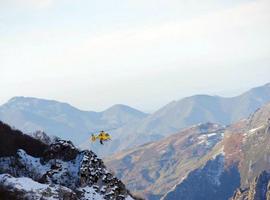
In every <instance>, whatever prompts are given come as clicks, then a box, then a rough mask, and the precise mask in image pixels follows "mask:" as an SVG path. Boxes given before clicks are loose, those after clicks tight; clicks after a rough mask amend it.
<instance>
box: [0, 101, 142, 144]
mask: <svg viewBox="0 0 270 200" xmlns="http://www.w3.org/2000/svg"><path fill="white" fill-rule="evenodd" d="M146 116H147V114H145V113H143V112H141V111H138V110H136V109H134V108H131V107H128V106H125V105H119V104H118V105H114V106H112V107H110V108H109V109H107V110H105V111H103V112H93V111H82V110H79V109H77V108H75V107H73V106H71V105H69V104H67V103H62V102H57V101H53V100H45V99H39V98H31V97H14V98H12V99H10V100H9V101H8V102H7V103H5V104H4V105H2V106H0V120H1V121H4V122H5V123H8V124H10V125H11V126H15V127H16V128H18V129H20V130H22V131H23V132H25V133H30V132H34V131H37V130H42V131H45V132H46V133H47V134H49V135H56V136H58V137H61V138H63V139H67V140H71V141H73V142H74V143H75V144H81V143H82V142H83V141H85V139H86V138H88V137H89V134H90V132H92V133H93V132H97V131H100V130H107V129H114V128H119V127H121V126H123V125H125V124H127V123H129V122H133V121H136V120H139V119H142V118H144V117H146Z"/></svg>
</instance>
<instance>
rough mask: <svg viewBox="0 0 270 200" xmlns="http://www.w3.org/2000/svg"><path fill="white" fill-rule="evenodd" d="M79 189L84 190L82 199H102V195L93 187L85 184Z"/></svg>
mask: <svg viewBox="0 0 270 200" xmlns="http://www.w3.org/2000/svg"><path fill="white" fill-rule="evenodd" d="M78 190H79V191H82V192H84V197H82V198H81V199H82V200H103V199H104V197H103V196H102V195H100V194H98V193H97V192H96V191H95V190H94V188H93V187H90V186H86V187H83V188H79V189H78Z"/></svg>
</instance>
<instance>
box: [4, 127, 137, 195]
mask: <svg viewBox="0 0 270 200" xmlns="http://www.w3.org/2000/svg"><path fill="white" fill-rule="evenodd" d="M29 138H31V137H30V136H28V135H24V134H22V133H21V132H20V131H15V130H12V129H11V128H10V127H9V126H8V125H6V124H3V123H0V139H1V145H2V147H1V151H2V152H1V157H0V199H14V200H15V199H29V200H34V199H41V197H42V199H67V200H69V199H70V200H73V199H81V200H88V199H93V200H94V199H97V200H110V199H112V200H113V199H115V200H126V199H129V200H131V199H133V198H132V197H131V196H130V195H131V194H130V192H129V191H128V190H127V189H126V187H125V185H124V184H123V183H122V182H121V181H120V180H119V179H117V178H116V177H115V176H114V175H113V174H112V172H110V171H108V170H107V168H106V167H105V165H104V163H103V161H102V160H101V159H100V158H98V157H97V156H96V155H95V154H94V153H93V152H92V151H89V150H85V151H80V150H79V149H77V148H76V147H75V146H74V145H73V144H72V143H71V142H69V141H65V140H58V141H56V142H54V143H52V144H50V145H46V144H44V143H42V142H40V141H37V140H35V139H33V138H31V142H33V143H34V145H33V146H31V145H32V143H28V144H27V143H24V144H21V143H20V142H19V141H23V140H22V139H24V142H25V141H28V140H29ZM10 144H12V150H10V149H9V145H10ZM28 145H30V146H28ZM36 149H40V151H39V152H36Z"/></svg>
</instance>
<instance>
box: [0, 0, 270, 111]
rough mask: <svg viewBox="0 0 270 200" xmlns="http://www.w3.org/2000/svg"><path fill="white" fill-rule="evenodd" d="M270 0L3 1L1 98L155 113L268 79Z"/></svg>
mask: <svg viewBox="0 0 270 200" xmlns="http://www.w3.org/2000/svg"><path fill="white" fill-rule="evenodd" d="M269 11H270V2H269V1H268V0H234V1H233V0H228V1H226V2H224V1H223V2H221V1H220V2H217V1H213V0H206V1H204V2H202V1H198V0H190V1H183V0H180V1H176V0H169V1H166V2H165V1H153V0H150V1H147V2H145V1H142V0H139V1H136V2H134V1H130V0H128V1H124V2H123V1H113V2H112V1H107V2H100V1H93V0H91V1H83V0H78V1H76V3H75V2H74V1H71V0H24V1H21V0H10V1H6V2H5V1H0V44H1V45H0V60H1V61H0V87H1V96H0V104H3V103H5V102H6V101H7V100H8V99H10V98H12V97H14V96H30V97H38V98H45V99H54V100H57V101H62V102H68V103H70V104H71V105H74V106H76V107H78V108H80V109H83V110H95V111H101V110H104V109H106V108H108V107H110V106H111V105H114V104H125V105H129V106H131V107H134V108H137V109H139V110H142V111H145V112H152V111H154V110H156V109H158V108H160V107H161V106H163V105H165V104H167V103H169V102H170V101H172V100H179V99H181V98H183V97H186V96H191V95H194V94H209V95H219V96H227V97H228V96H235V95H238V94H240V93H242V92H244V91H246V90H248V89H250V88H253V87H257V86H260V85H263V84H265V83H268V82H270V80H269V74H270V37H269V35H270V26H269V24H270V12H269Z"/></svg>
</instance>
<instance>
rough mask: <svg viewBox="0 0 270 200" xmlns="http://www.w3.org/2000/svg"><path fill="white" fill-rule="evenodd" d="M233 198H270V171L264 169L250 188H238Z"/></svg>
mask: <svg viewBox="0 0 270 200" xmlns="http://www.w3.org/2000/svg"><path fill="white" fill-rule="evenodd" d="M231 200H270V173H268V172H266V171H263V172H262V173H261V174H260V175H259V176H258V177H256V178H255V179H254V180H253V181H252V182H251V183H250V186H249V187H248V188H245V189H241V188H239V189H237V191H236V192H235V194H234V196H233V198H232V199H231Z"/></svg>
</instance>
